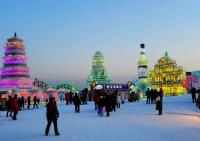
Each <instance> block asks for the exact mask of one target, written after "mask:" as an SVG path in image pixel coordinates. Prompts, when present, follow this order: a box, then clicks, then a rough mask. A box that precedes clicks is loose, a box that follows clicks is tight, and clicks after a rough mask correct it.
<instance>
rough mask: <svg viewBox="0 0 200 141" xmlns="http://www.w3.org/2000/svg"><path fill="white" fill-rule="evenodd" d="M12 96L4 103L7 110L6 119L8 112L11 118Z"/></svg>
mask: <svg viewBox="0 0 200 141" xmlns="http://www.w3.org/2000/svg"><path fill="white" fill-rule="evenodd" d="M11 106H12V96H11V95H10V96H9V97H8V100H7V101H6V108H7V112H6V117H8V114H9V112H10V117H12V108H11Z"/></svg>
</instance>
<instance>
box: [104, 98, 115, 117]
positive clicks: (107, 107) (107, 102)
mask: <svg viewBox="0 0 200 141" xmlns="http://www.w3.org/2000/svg"><path fill="white" fill-rule="evenodd" d="M111 101H112V96H111V95H110V94H106V96H105V101H104V102H105V104H104V105H105V110H106V113H107V117H109V116H110V112H111V111H112V109H113V108H112V106H111Z"/></svg>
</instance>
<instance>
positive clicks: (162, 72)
mask: <svg viewBox="0 0 200 141" xmlns="http://www.w3.org/2000/svg"><path fill="white" fill-rule="evenodd" d="M185 77H186V71H185V69H184V68H183V67H182V66H178V65H177V64H176V62H175V61H174V60H172V59H171V58H170V57H169V55H168V52H165V55H164V57H162V58H160V59H159V60H158V62H157V63H156V64H155V66H154V69H153V70H152V71H150V82H151V84H152V85H153V86H154V87H155V88H156V89H160V88H161V87H162V88H163V91H164V93H165V95H167V96H174V95H180V94H185V93H187V90H186V89H185V88H184V87H183V80H184V79H185Z"/></svg>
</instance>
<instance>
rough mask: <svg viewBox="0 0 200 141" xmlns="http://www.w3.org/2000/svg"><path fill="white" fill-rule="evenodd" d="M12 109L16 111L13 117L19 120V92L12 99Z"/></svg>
mask: <svg viewBox="0 0 200 141" xmlns="http://www.w3.org/2000/svg"><path fill="white" fill-rule="evenodd" d="M12 111H13V112H14V114H13V117H12V119H13V120H17V114H18V111H19V106H18V101H17V94H15V95H14V97H13V99H12Z"/></svg>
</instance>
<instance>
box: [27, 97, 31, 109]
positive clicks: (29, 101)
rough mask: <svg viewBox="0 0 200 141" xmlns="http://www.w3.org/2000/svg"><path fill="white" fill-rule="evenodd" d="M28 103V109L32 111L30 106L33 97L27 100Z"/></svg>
mask: <svg viewBox="0 0 200 141" xmlns="http://www.w3.org/2000/svg"><path fill="white" fill-rule="evenodd" d="M27 103H28V106H27V108H28V109H30V106H31V97H30V96H29V97H28V98H27Z"/></svg>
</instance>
